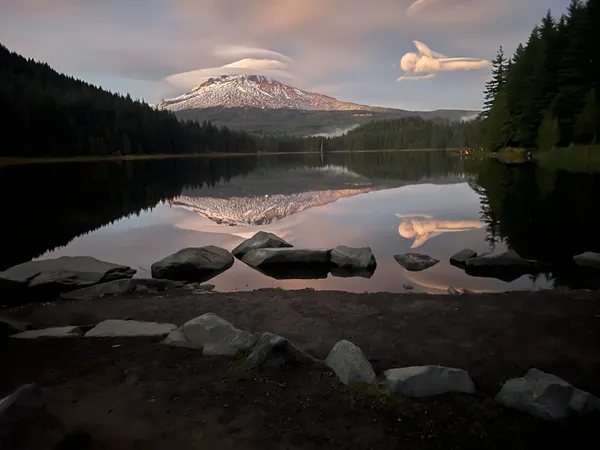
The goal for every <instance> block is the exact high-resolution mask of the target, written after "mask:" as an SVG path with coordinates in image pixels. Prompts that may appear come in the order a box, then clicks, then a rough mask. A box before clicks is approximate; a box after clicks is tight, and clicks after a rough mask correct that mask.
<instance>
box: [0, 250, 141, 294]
mask: <svg viewBox="0 0 600 450" xmlns="http://www.w3.org/2000/svg"><path fill="white" fill-rule="evenodd" d="M135 272H136V271H135V270H133V269H131V268H130V267H127V266H121V265H118V264H113V263H109V262H105V261H100V260H97V259H95V258H91V257H89V256H61V257H60V258H56V259H44V260H39V261H29V262H26V263H23V264H19V265H17V266H14V267H11V268H10V269H8V270H6V271H4V272H0V286H2V289H3V291H5V292H14V291H18V290H22V289H26V288H28V289H35V290H36V292H44V293H45V292H48V293H51V294H54V295H58V294H60V293H62V292H68V291H73V290H75V289H80V288H83V287H88V286H92V285H94V284H98V283H104V282H107V281H112V280H118V279H122V278H131V277H132V276H133V275H134V274H135Z"/></svg>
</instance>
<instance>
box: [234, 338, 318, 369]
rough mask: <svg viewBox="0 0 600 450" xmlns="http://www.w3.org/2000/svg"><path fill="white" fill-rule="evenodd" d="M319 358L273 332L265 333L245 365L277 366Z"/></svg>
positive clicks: (303, 362) (308, 361) (305, 362)
mask: <svg viewBox="0 0 600 450" xmlns="http://www.w3.org/2000/svg"><path fill="white" fill-rule="evenodd" d="M316 362H317V360H316V359H315V358H313V357H312V356H310V355H309V354H307V353H305V352H303V351H302V350H300V349H299V348H298V347H296V346H295V345H294V344H292V343H291V342H290V341H288V340H287V339H285V338H282V337H281V336H277V335H276V334H273V333H263V335H262V336H261V337H260V339H259V340H258V342H257V343H256V345H255V346H254V349H253V350H252V353H250V355H248V357H247V358H246V361H245V365H246V367H248V368H252V369H253V368H258V367H261V368H274V367H275V368H276V367H281V366H283V365H301V364H308V363H316Z"/></svg>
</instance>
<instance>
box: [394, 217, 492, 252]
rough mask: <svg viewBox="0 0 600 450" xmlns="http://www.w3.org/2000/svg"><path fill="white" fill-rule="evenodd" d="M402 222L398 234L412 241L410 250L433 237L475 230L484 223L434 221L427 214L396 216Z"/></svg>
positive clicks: (473, 221) (483, 225) (472, 221)
mask: <svg viewBox="0 0 600 450" xmlns="http://www.w3.org/2000/svg"><path fill="white" fill-rule="evenodd" d="M396 216H397V217H399V218H401V219H405V220H403V221H402V222H401V223H400V225H398V233H400V236H402V237H403V238H405V239H414V242H413V243H412V245H411V246H410V248H417V247H420V246H421V245H423V244H424V243H425V242H427V241H428V240H429V239H431V238H432V237H435V236H439V235H440V234H443V233H457V232H460V231H470V230H477V229H480V228H483V227H485V223H482V222H478V221H475V220H435V219H434V218H433V216H430V215H428V214H396Z"/></svg>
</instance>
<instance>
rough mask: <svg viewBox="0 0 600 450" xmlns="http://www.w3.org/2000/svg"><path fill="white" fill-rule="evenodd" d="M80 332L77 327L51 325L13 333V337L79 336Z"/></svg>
mask: <svg viewBox="0 0 600 450" xmlns="http://www.w3.org/2000/svg"><path fill="white" fill-rule="evenodd" d="M81 335H82V332H81V329H80V328H79V327H75V326H68V327H52V328H44V329H41V330H27V331H23V332H22V333H18V334H13V335H12V336H11V338H14V339H37V338H67V337H77V336H81Z"/></svg>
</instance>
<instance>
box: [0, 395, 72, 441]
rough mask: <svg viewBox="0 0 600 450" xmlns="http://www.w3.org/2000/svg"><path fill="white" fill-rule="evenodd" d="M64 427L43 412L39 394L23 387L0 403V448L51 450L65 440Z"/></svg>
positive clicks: (0, 400)
mask: <svg viewBox="0 0 600 450" xmlns="http://www.w3.org/2000/svg"><path fill="white" fill-rule="evenodd" d="M65 436H66V431H65V427H64V425H63V424H62V423H61V422H60V421H59V420H58V419H57V418H56V417H54V416H53V415H52V414H50V413H49V412H48V410H47V409H46V401H45V399H44V396H43V393H42V390H41V389H40V388H39V387H38V386H37V385H35V384H26V385H24V386H21V387H20V388H19V389H17V390H16V391H14V392H13V393H12V394H10V395H9V396H8V397H5V398H3V399H0V448H1V449H3V450H4V449H6V450H17V449H27V450H53V449H55V448H57V445H58V444H59V443H60V442H61V441H62V440H63V439H64V438H65Z"/></svg>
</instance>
